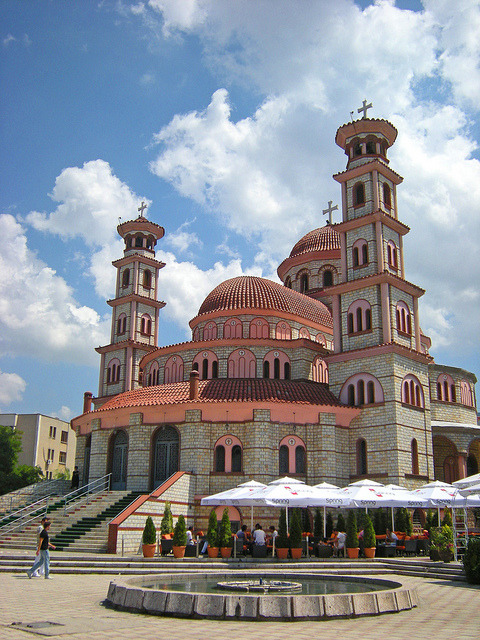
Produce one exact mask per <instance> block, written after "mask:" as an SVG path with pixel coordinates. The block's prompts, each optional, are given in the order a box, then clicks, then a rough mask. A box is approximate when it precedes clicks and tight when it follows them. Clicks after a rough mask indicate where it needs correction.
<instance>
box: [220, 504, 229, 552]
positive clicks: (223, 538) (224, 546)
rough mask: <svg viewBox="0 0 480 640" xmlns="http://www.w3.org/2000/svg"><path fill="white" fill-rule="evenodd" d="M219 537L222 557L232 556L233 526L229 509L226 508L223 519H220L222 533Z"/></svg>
mask: <svg viewBox="0 0 480 640" xmlns="http://www.w3.org/2000/svg"><path fill="white" fill-rule="evenodd" d="M218 538H219V540H218V546H219V547H220V555H221V556H222V558H230V556H231V555H232V527H231V524H230V518H229V517H228V509H226V508H225V509H224V510H223V514H222V519H221V520H220V535H219V536H218Z"/></svg>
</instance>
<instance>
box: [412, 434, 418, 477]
mask: <svg viewBox="0 0 480 640" xmlns="http://www.w3.org/2000/svg"><path fill="white" fill-rule="evenodd" d="M411 452H412V473H413V475H415V476H418V443H417V441H416V439H415V438H413V440H412V442H411Z"/></svg>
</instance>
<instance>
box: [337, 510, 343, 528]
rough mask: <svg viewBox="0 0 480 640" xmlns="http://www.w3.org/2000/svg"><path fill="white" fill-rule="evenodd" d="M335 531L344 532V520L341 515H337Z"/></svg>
mask: <svg viewBox="0 0 480 640" xmlns="http://www.w3.org/2000/svg"><path fill="white" fill-rule="evenodd" d="M337 529H338V531H345V518H344V516H343V513H339V514H338V518H337Z"/></svg>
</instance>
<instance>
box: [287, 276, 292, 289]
mask: <svg viewBox="0 0 480 640" xmlns="http://www.w3.org/2000/svg"><path fill="white" fill-rule="evenodd" d="M285 286H286V287H287V289H291V288H292V279H291V278H290V276H287V278H286V279H285Z"/></svg>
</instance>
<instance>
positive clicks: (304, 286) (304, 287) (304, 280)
mask: <svg viewBox="0 0 480 640" xmlns="http://www.w3.org/2000/svg"><path fill="white" fill-rule="evenodd" d="M308 288H309V287H308V274H306V273H302V275H301V276H300V293H306V292H307V291H308Z"/></svg>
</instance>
